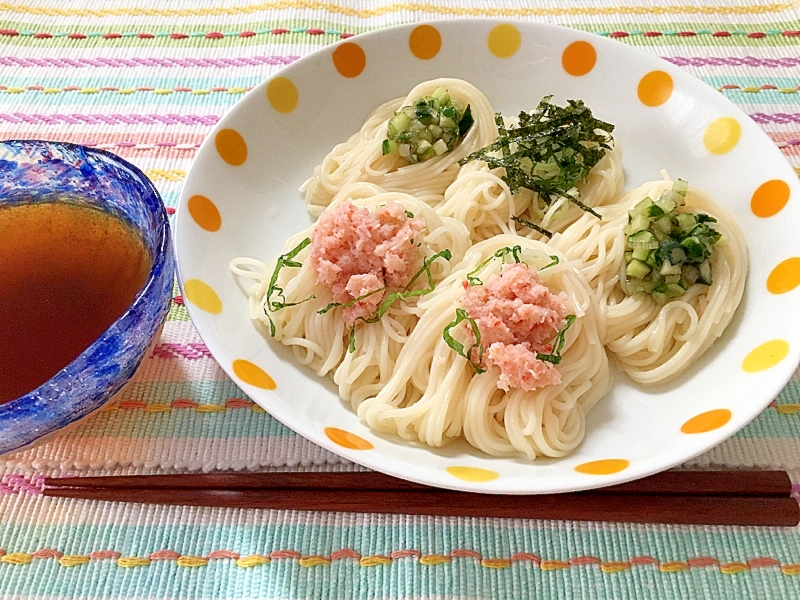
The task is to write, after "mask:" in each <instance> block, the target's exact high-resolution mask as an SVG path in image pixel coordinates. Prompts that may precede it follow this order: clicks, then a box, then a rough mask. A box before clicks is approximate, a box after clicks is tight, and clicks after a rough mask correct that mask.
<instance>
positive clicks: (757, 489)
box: [44, 471, 792, 497]
mask: <svg viewBox="0 0 800 600" xmlns="http://www.w3.org/2000/svg"><path fill="white" fill-rule="evenodd" d="M44 485H45V487H46V488H65V487H88V488H109V489H110V488H131V489H194V490H231V489H261V490H268V489H282V488H299V489H308V488H315V489H316V488H322V489H336V490H412V489H413V490H434V489H436V488H431V487H429V486H426V485H422V484H419V483H414V482H411V481H405V480H403V479H398V478H396V477H391V476H390V475H384V474H383V473H377V472H375V471H355V472H344V473H343V472H339V473H298V472H293V473H292V472H289V473H287V472H271V473H197V474H186V475H126V476H106V477H59V478H48V479H45V483H44ZM791 492H792V482H791V481H790V479H789V476H788V475H787V474H786V473H785V472H783V471H665V472H663V473H657V474H656V475H651V476H650V477H645V478H643V479H638V480H636V481H631V482H628V483H623V484H620V485H614V486H610V487H605V488H600V489H596V490H592V493H594V494H620V493H624V494H658V495H695V496H702V495H706V496H766V497H786V496H789V495H790V494H791Z"/></svg>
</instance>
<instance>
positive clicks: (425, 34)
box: [408, 25, 442, 60]
mask: <svg viewBox="0 0 800 600" xmlns="http://www.w3.org/2000/svg"><path fill="white" fill-rule="evenodd" d="M408 47H409V48H410V49H411V53H412V54H413V55H414V56H416V57H417V58H419V59H422V60H430V59H431V58H433V57H434V56H436V55H437V54H439V50H441V49H442V36H441V34H440V33H439V30H438V29H436V27H432V26H431V25H420V26H419V27H416V28H414V31H412V32H411V35H410V36H409V38H408Z"/></svg>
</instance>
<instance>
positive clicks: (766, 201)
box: [750, 179, 789, 217]
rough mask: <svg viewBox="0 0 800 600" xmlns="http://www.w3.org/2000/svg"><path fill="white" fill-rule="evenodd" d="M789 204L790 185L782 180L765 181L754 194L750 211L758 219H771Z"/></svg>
mask: <svg viewBox="0 0 800 600" xmlns="http://www.w3.org/2000/svg"><path fill="white" fill-rule="evenodd" d="M787 202H789V184H788V183H786V182H785V181H782V180H780V179H770V180H769V181H765V182H764V183H762V184H761V185H760V186H758V189H757V190H756V191H755V192H754V193H753V197H752V198H751V199H750V209H751V210H752V211H753V214H754V215H755V216H757V217H771V216H773V215H776V214H778V213H779V212H780V211H781V210H782V209H783V207H784V206H786V203H787Z"/></svg>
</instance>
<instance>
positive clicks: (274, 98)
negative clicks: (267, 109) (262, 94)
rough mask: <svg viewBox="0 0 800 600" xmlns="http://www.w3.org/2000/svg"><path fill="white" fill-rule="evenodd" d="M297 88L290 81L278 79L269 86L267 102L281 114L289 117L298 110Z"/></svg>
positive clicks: (282, 78)
mask: <svg viewBox="0 0 800 600" xmlns="http://www.w3.org/2000/svg"><path fill="white" fill-rule="evenodd" d="M297 99H298V94H297V88H296V87H295V85H294V83H292V81H291V80H290V79H287V78H286V77H276V78H275V79H273V80H272V81H270V82H269V83H268V84H267V100H269V103H270V104H271V105H272V108H274V109H275V110H276V111H278V112H279V113H282V114H284V115H288V114H289V113H290V112H292V111H293V110H294V109H295V108H297Z"/></svg>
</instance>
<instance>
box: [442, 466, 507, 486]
mask: <svg viewBox="0 0 800 600" xmlns="http://www.w3.org/2000/svg"><path fill="white" fill-rule="evenodd" d="M445 470H446V471H447V472H448V473H450V475H452V476H453V477H457V478H458V479H463V480H464V481H472V482H474V483H483V482H486V481H494V480H495V479H497V478H498V477H500V473H497V472H496V471H490V470H489V469H480V468H478V467H447V469H445Z"/></svg>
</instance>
